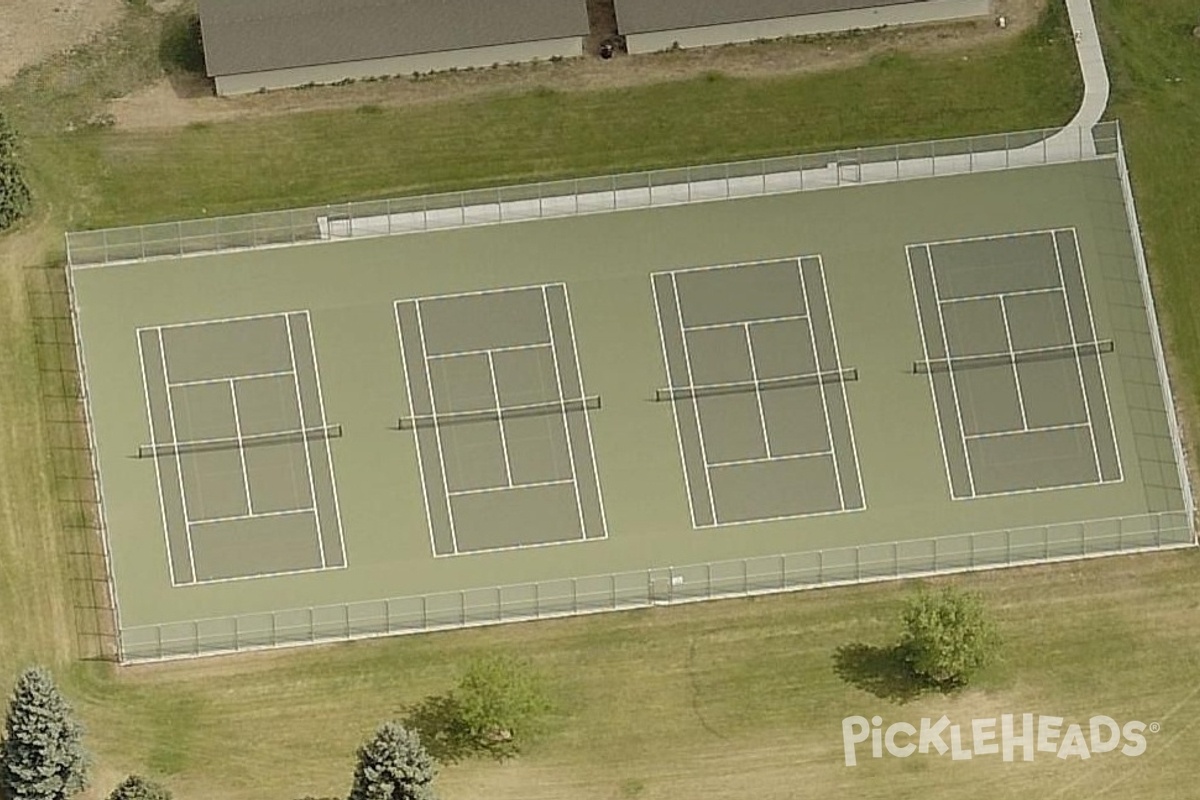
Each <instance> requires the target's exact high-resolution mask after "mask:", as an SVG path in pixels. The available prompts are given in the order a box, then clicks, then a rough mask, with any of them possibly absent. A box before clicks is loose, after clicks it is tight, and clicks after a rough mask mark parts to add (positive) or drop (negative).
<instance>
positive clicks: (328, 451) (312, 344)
mask: <svg viewBox="0 0 1200 800" xmlns="http://www.w3.org/2000/svg"><path fill="white" fill-rule="evenodd" d="M298 313H303V314H304V321H305V323H306V325H305V327H307V328H308V352H309V353H310V354H311V355H312V363H313V379H314V380H315V381H316V384H317V407H318V408H320V410H321V420H320V422H321V427H322V428H324V427H325V426H327V425H328V424H329V415H328V414H326V413H325V395H324V393H323V392H322V391H321V366H320V363H319V362H318V361H317V344H316V338H317V337H316V335H315V334H314V333H313V328H312V318H311V317H310V316H309V313H308V311H303V312H298ZM301 422H303V420H301ZM322 438H323V439H324V442H325V458H326V460H327V462H328V464H329V491H330V494H331V498H332V500H333V518H334V520H335V521H336V522H337V536H338V546H339V547H340V549H341V551H342V568H343V569H345V568H346V567H347V566H348V565H349V563H350V562H349V560H348V558H347V556H346V537H345V535H344V534H343V532H342V507H341V504H340V503H339V502H338V493H337V476H336V474H335V472H334V469H333V448H332V447H330V445H329V437H328V436H325V437H322ZM316 505H317V498H315V497H314V498H313V506H314V507H315V506H316ZM316 513H317V515H318V516H320V514H321V512H320V510H318V511H317V512H316ZM321 552H322V553H323V552H325V539H324V537H322V538H321Z"/></svg>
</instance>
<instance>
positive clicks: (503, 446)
mask: <svg viewBox="0 0 1200 800" xmlns="http://www.w3.org/2000/svg"><path fill="white" fill-rule="evenodd" d="M487 363H488V375H489V376H490V377H491V379H492V397H493V398H494V399H495V400H496V427H497V428H499V429H500V450H501V452H502V453H503V454H504V475H505V478H506V479H507V480H508V485H509V486H512V485H513V478H512V464H511V463H509V458H508V437H507V436H506V435H505V434H504V410H503V409H501V408H500V388H499V387H498V386H497V385H496V364H495V362H494V361H493V360H492V354H491V353H488V354H487ZM559 395H560V396H561V395H562V393H561V392H559ZM564 408H565V404H564ZM564 413H565V411H564Z"/></svg>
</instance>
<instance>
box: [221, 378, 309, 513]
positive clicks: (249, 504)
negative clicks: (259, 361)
mask: <svg viewBox="0 0 1200 800" xmlns="http://www.w3.org/2000/svg"><path fill="white" fill-rule="evenodd" d="M229 402H230V403H231V404H232V405H233V431H234V434H235V435H236V437H237V446H238V460H239V461H240V462H241V464H242V486H243V487H244V488H245V490H246V511H248V512H249V513H250V514H253V513H254V501H253V500H252V499H251V497H250V473H249V472H248V471H247V470H246V446H245V445H244V444H243V443H242V418H241V416H240V415H239V414H238V402H237V385H236V384H235V382H234V381H233V380H232V379H230V381H229ZM300 424H301V425H304V420H300ZM313 502H316V498H313Z"/></svg>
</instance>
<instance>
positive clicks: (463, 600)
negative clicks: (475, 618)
mask: <svg viewBox="0 0 1200 800" xmlns="http://www.w3.org/2000/svg"><path fill="white" fill-rule="evenodd" d="M458 624H459V625H466V624H467V593H466V591H464V590H460V591H459V593H458Z"/></svg>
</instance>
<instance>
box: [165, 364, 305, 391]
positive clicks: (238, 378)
mask: <svg viewBox="0 0 1200 800" xmlns="http://www.w3.org/2000/svg"><path fill="white" fill-rule="evenodd" d="M291 374H292V373H291V372H290V371H289V370H286V369H282V370H274V371H271V372H251V373H249V374H247V375H229V376H226V377H224V378H198V379H196V380H191V381H175V382H172V383H168V384H167V386H168V387H169V388H172V389H174V388H175V387H176V386H204V385H205V384H209V383H225V382H227V381H252V380H257V379H259V378H280V377H283V376H284V375H291Z"/></svg>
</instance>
